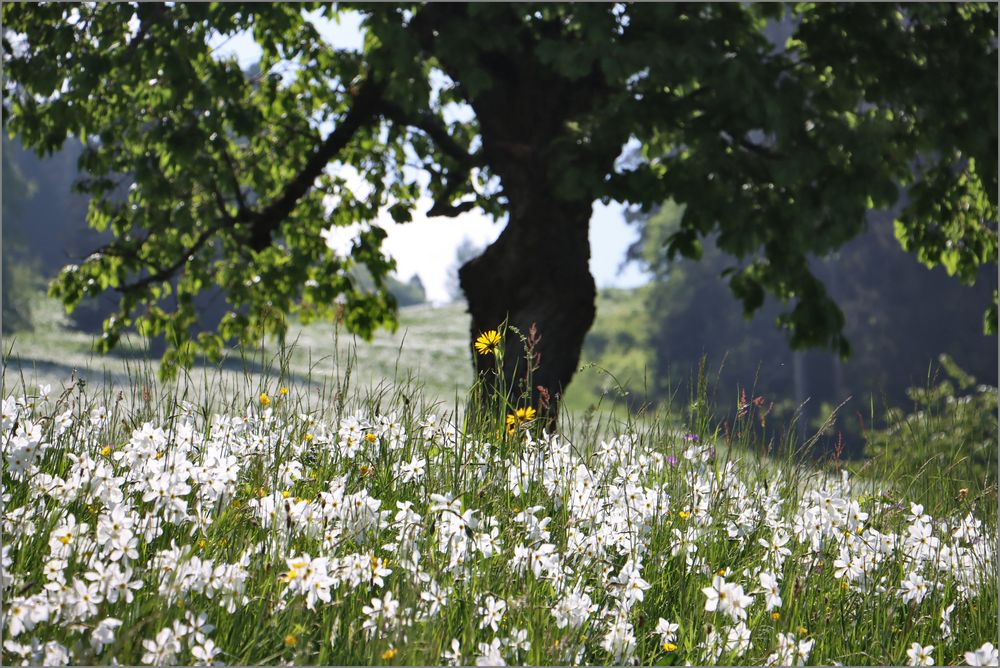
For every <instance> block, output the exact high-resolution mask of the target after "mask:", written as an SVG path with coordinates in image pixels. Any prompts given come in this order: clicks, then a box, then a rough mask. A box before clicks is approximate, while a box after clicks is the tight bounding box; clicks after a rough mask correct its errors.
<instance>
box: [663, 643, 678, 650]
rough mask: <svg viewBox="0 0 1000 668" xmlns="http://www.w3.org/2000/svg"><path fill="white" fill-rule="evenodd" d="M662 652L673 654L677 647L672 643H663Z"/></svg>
mask: <svg viewBox="0 0 1000 668" xmlns="http://www.w3.org/2000/svg"><path fill="white" fill-rule="evenodd" d="M663 651H664V652H675V651H677V645H675V644H674V643H672V642H665V643H663Z"/></svg>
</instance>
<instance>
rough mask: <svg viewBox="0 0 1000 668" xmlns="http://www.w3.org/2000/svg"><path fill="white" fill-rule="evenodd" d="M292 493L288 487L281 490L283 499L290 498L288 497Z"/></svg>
mask: <svg viewBox="0 0 1000 668" xmlns="http://www.w3.org/2000/svg"><path fill="white" fill-rule="evenodd" d="M291 495H292V493H291V492H289V491H288V490H287V489H285V490H282V492H281V498H283V499H287V498H288V497H290V496H291Z"/></svg>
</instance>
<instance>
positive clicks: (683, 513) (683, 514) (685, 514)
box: [677, 510, 691, 520]
mask: <svg viewBox="0 0 1000 668" xmlns="http://www.w3.org/2000/svg"><path fill="white" fill-rule="evenodd" d="M677 516H678V517H680V518H681V519H682V520H686V519H687V518H689V517H691V513H689V512H688V511H686V510H682V511H680V512H679V513H677Z"/></svg>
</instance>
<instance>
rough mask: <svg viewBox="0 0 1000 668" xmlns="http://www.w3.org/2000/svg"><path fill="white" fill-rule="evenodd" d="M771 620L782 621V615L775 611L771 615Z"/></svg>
mask: <svg viewBox="0 0 1000 668" xmlns="http://www.w3.org/2000/svg"><path fill="white" fill-rule="evenodd" d="M771 619H773V620H774V621H778V620H779V619H781V613H780V612H778V611H777V610H775V611H774V612H772V613H771Z"/></svg>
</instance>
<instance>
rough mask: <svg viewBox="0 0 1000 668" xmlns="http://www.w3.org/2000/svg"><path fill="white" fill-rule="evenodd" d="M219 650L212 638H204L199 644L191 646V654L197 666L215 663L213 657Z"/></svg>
mask: <svg viewBox="0 0 1000 668" xmlns="http://www.w3.org/2000/svg"><path fill="white" fill-rule="evenodd" d="M220 651H221V650H220V649H219V648H218V647H216V646H215V643H214V642H212V640H211V639H210V638H209V639H206V640H205V641H204V642H203V643H202V644H201V645H195V646H194V647H192V648H191V656H193V657H194V658H195V659H196V660H197V661H198V663H197V664H196V665H199V666H211V665H215V657H216V656H218V655H219V652H220Z"/></svg>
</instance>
